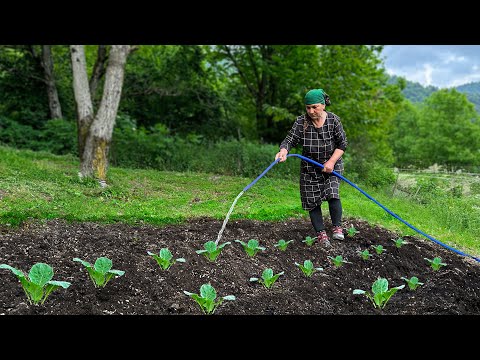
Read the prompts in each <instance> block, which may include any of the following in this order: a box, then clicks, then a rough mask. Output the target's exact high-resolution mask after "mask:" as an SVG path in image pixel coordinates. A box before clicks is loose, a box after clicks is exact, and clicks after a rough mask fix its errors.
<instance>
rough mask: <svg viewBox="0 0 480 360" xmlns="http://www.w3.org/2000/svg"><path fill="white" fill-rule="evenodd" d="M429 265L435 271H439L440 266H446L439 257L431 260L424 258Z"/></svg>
mask: <svg viewBox="0 0 480 360" xmlns="http://www.w3.org/2000/svg"><path fill="white" fill-rule="evenodd" d="M424 259H425V260H427V261H428V262H429V263H430V266H431V267H432V269H433V270H435V271H437V270H439V269H440V268H441V267H442V266H447V264H446V263H442V258H441V257H435V258H434V259H433V260H430V259H427V258H424Z"/></svg>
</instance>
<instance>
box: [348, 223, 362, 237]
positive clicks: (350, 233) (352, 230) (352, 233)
mask: <svg viewBox="0 0 480 360" xmlns="http://www.w3.org/2000/svg"><path fill="white" fill-rule="evenodd" d="M358 233H359V231H358V230H357V229H355V227H354V226H353V225H352V226H350V227H349V228H348V229H347V236H348V237H354V236H355V234H358Z"/></svg>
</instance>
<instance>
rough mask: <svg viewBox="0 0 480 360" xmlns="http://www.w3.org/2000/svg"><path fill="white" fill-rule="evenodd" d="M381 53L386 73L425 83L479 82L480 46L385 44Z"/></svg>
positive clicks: (459, 83) (442, 86)
mask: <svg viewBox="0 0 480 360" xmlns="http://www.w3.org/2000/svg"><path fill="white" fill-rule="evenodd" d="M382 55H383V56H382V57H383V59H384V64H385V68H386V70H387V73H388V74H393V75H397V76H403V77H405V78H406V79H407V80H409V81H414V82H418V83H420V84H422V85H424V86H428V85H432V86H436V87H439V88H446V87H453V86H458V85H462V84H466V83H469V82H475V81H480V71H479V69H480V45H387V46H385V48H384V51H383V53H382Z"/></svg>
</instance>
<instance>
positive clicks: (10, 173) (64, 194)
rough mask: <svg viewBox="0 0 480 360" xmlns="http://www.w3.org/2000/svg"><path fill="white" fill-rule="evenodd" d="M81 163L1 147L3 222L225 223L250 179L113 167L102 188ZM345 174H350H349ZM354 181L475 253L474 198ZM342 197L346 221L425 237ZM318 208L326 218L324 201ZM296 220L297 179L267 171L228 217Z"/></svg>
mask: <svg viewBox="0 0 480 360" xmlns="http://www.w3.org/2000/svg"><path fill="white" fill-rule="evenodd" d="M289 161H296V160H295V159H291V160H289ZM268 165H269V164H265V167H266V166H268ZM276 166H281V165H276ZM78 168H79V163H78V159H76V158H74V157H71V156H55V155H52V154H49V153H42V152H32V151H26V150H15V149H10V148H7V147H1V146H0V224H2V225H7V224H9V225H7V226H18V225H19V224H21V223H22V222H23V221H25V220H27V219H31V218H33V219H53V218H63V219H67V220H70V221H95V222H102V223H111V222H125V223H130V224H136V223H137V224H138V223H142V222H144V223H150V224H155V225H165V224H173V223H181V222H183V221H186V220H188V219H190V218H195V217H209V218H214V219H218V220H223V219H224V218H225V216H226V214H227V212H228V210H229V209H230V206H231V205H232V203H233V201H234V199H235V198H236V197H237V195H238V194H239V193H240V192H241V191H242V190H243V189H244V188H245V187H246V186H247V185H248V184H250V183H251V182H252V181H253V180H254V178H251V179H250V178H242V177H231V176H219V175H213V174H205V173H177V172H166V171H156V170H138V169H124V168H115V167H111V168H110V169H109V172H108V177H109V186H108V187H107V188H104V189H102V188H100V187H99V186H98V185H97V183H96V182H95V181H93V180H83V181H82V180H80V179H79V178H78V175H77V174H78ZM270 171H272V172H273V171H275V167H274V168H272V169H271V170H270ZM344 175H345V176H346V177H347V178H348V174H347V173H345V174H344ZM357 185H358V186H359V187H360V188H361V189H362V190H364V191H365V192H367V193H368V194H369V195H370V196H372V197H373V198H375V199H376V200H377V201H379V202H380V203H381V204H382V205H384V206H385V207H387V208H388V209H390V210H391V211H392V212H394V213H395V214H397V215H398V216H399V217H401V218H402V219H404V220H405V221H406V222H408V223H410V224H411V225H413V226H414V227H416V228H418V229H420V230H421V231H423V232H424V233H426V234H428V235H430V236H432V237H434V238H435V239H437V240H438V241H441V242H442V243H445V244H447V245H449V246H452V247H454V248H456V249H458V250H461V251H464V252H466V253H468V254H471V255H474V256H478V255H480V243H479V241H478V239H480V207H479V206H478V203H479V201H478V199H477V198H476V197H475V196H469V197H461V198H452V199H449V200H448V201H445V200H443V201H438V202H433V203H429V204H428V205H422V204H419V203H417V202H414V201H412V200H409V199H406V198H398V197H393V196H392V195H391V193H387V192H385V191H380V190H374V189H368V188H364V187H362V186H361V185H360V184H357ZM341 194H342V201H343V211H344V217H345V218H359V219H363V220H367V221H368V222H370V223H371V224H375V225H380V226H383V227H386V228H388V229H390V230H395V231H397V232H398V233H399V234H401V235H418V236H420V237H422V235H420V234H418V233H416V232H415V231H414V230H412V229H411V228H410V227H408V226H406V225H405V224H403V223H402V222H400V221H399V220H398V219H396V218H394V217H393V216H391V215H390V214H388V213H387V212H386V211H385V210H383V209H382V208H381V207H379V206H378V205H377V204H375V203H374V202H373V201H371V200H370V199H368V198H367V197H366V196H365V195H363V194H362V193H361V192H359V191H358V190H357V189H355V188H353V187H351V186H350V185H349V184H347V183H345V182H344V183H342V188H341ZM323 212H324V215H328V208H327V207H326V204H324V206H323ZM299 217H302V218H305V219H308V214H307V213H306V212H305V211H303V210H302V208H301V203H300V197H299V192H298V181H297V180H295V181H292V180H281V179H272V178H269V176H268V173H267V174H266V175H265V176H264V177H263V178H262V179H260V180H259V181H258V182H257V183H256V184H255V186H253V187H252V188H250V189H249V190H248V191H247V192H245V193H244V194H243V196H242V197H241V198H240V199H239V200H238V201H237V204H236V206H235V208H234V210H233V212H232V214H231V216H230V219H256V220H286V219H289V218H299ZM219 230H220V229H219Z"/></svg>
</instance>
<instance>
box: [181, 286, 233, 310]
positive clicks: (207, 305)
mask: <svg viewBox="0 0 480 360" xmlns="http://www.w3.org/2000/svg"><path fill="white" fill-rule="evenodd" d="M183 293H184V294H185V295H188V296H190V297H191V298H192V299H193V300H195V301H196V302H197V304H198V305H199V306H200V308H201V309H202V311H203V312H204V313H205V314H207V315H210V314H213V313H214V312H215V309H216V308H217V307H218V306H220V304H221V303H222V302H223V300H230V301H233V300H235V296H234V295H227V296H223V297H221V298H220V299H218V301H215V299H216V298H217V292H216V291H215V289H214V288H213V286H212V285H210V284H203V285H202V286H200V295H198V294H195V293H191V292H188V291H185V290H184V291H183Z"/></svg>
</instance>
